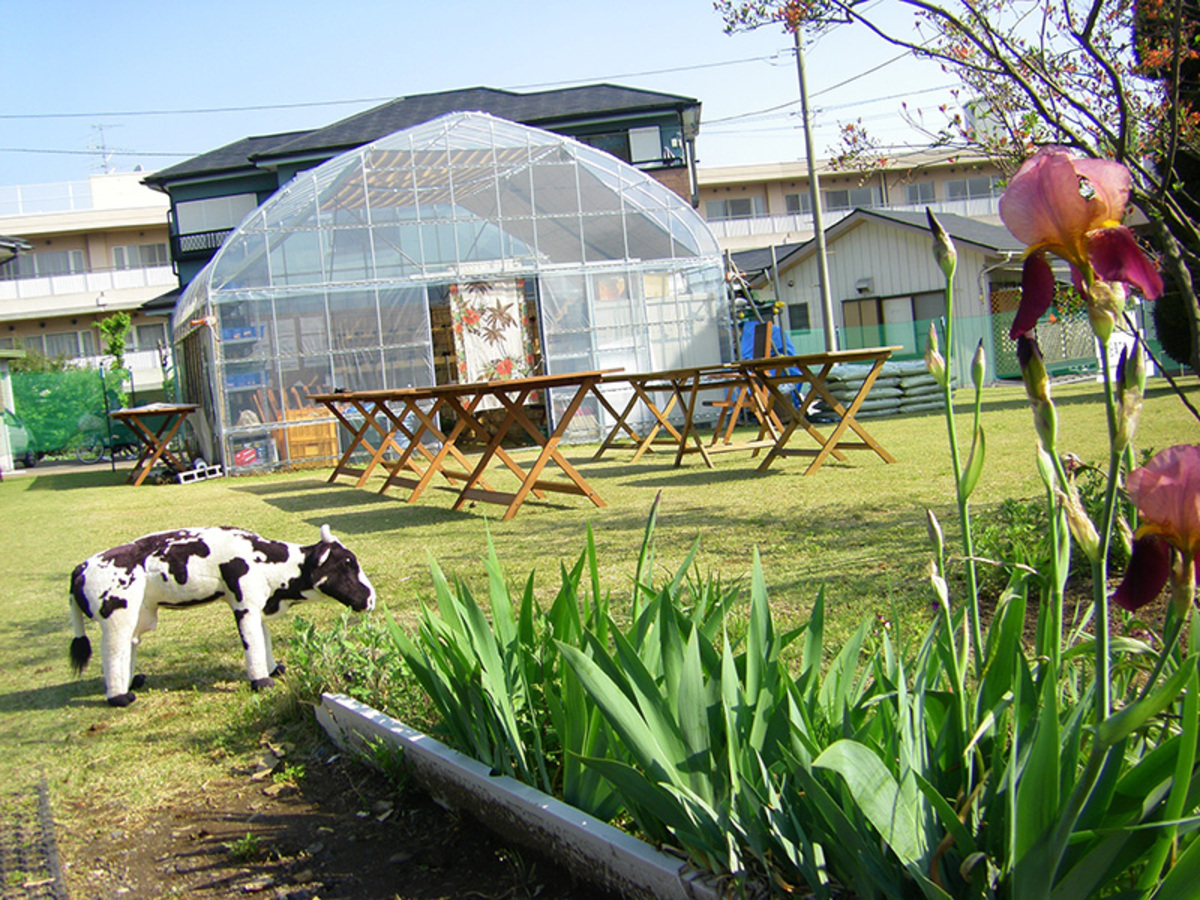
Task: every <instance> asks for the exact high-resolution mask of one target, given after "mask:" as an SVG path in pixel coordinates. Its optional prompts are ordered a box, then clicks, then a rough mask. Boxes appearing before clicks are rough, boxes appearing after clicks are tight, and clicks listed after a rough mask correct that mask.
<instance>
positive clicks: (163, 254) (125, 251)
mask: <svg viewBox="0 0 1200 900" xmlns="http://www.w3.org/2000/svg"><path fill="white" fill-rule="evenodd" d="M166 265H170V259H169V258H168V256H167V245H166V244H125V245H123V246H119V247H113V268H114V269H149V268H151V267H153V266H166Z"/></svg>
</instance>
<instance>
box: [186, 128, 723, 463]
mask: <svg viewBox="0 0 1200 900" xmlns="http://www.w3.org/2000/svg"><path fill="white" fill-rule="evenodd" d="M174 340H175V343H176V350H177V358H178V359H180V360H181V361H182V384H183V393H184V398H185V399H186V400H188V401H190V402H195V403H198V404H200V406H201V411H200V414H199V415H198V416H196V417H194V419H193V421H194V422H195V424H196V431H197V437H198V439H199V449H200V452H201V453H202V454H203V455H204V456H205V458H206V459H208V460H210V461H211V460H215V459H221V460H222V461H223V462H224V463H225V464H226V466H227V467H228V468H230V469H233V470H237V469H239V468H248V467H272V466H276V465H285V464H286V465H303V464H309V465H315V464H322V463H326V462H328V461H330V460H332V459H335V458H336V457H337V455H338V452H339V446H344V443H345V436H344V435H339V433H338V429H337V424H336V422H335V421H334V420H333V419H332V418H329V417H328V414H327V412H326V411H325V410H324V408H323V407H317V406H314V405H313V404H310V403H309V402H307V400H306V395H307V394H308V393H309V392H318V391H333V390H339V389H344V390H350V391H357V390H378V389H390V388H400V387H408V386H423V385H432V384H442V383H448V382H470V381H480V380H487V379H493V378H503V377H513V376H519V375H524V374H535V373H546V374H562V373H568V372H576V371H586V370H596V369H611V368H624V369H626V370H627V371H647V370H652V369H665V368H673V367H679V366H691V365H701V364H707V363H716V362H721V361H727V360H729V359H730V358H731V352H732V351H731V331H730V316H729V313H728V300H727V297H726V293H725V286H724V278H723V266H722V258H721V251H720V249H719V248H718V246H717V243H716V240H715V239H714V238H713V237H712V235H711V233H710V232H709V230H708V228H707V226H706V224H705V223H704V221H703V220H702V219H701V218H700V216H699V215H698V214H697V213H696V212H695V211H694V210H693V209H692V208H691V207H690V206H689V205H688V204H687V203H686V202H684V201H683V200H682V199H681V198H680V197H678V196H677V195H676V194H675V193H674V192H672V191H670V190H669V189H667V188H666V187H664V186H662V185H661V184H659V183H658V182H657V181H655V180H654V179H652V178H650V177H649V176H647V175H645V174H644V173H642V172H640V171H638V170H637V169H635V168H633V167H632V166H629V165H627V164H625V163H623V162H621V161H619V160H617V159H616V158H614V157H612V156H609V155H608V154H606V153H603V152H602V151H599V150H596V149H593V148H591V147H588V146H586V145H583V144H581V143H578V142H576V141H574V140H571V139H570V138H566V137H563V136H561V135H557V134H553V133H550V132H546V131H541V130H538V129H534V128H529V127H526V126H523V125H517V124H514V123H512V122H508V121H505V120H503V119H497V118H494V117H492V116H489V115H485V114H483V113H453V114H451V115H447V116H443V117H441V118H438V119H434V120H432V121H430V122H426V123H424V124H422V125H419V126H416V127H414V128H410V129H407V130H405V131H400V132H397V133H395V134H392V135H389V136H387V137H384V138H381V139H379V140H377V141H375V142H373V143H371V144H367V145H365V146H363V147H359V148H358V149H355V150H352V151H349V152H347V153H345V154H343V155H341V156H338V157H336V158H334V159H332V160H329V161H328V162H326V163H324V164H323V165H321V166H319V167H318V168H315V169H312V170H309V171H307V172H303V173H301V174H299V175H297V176H296V177H295V178H294V179H293V180H292V181H291V182H289V183H288V184H287V185H286V186H284V187H283V188H282V189H280V190H279V191H278V192H277V193H276V194H275V195H273V196H272V197H271V198H270V199H269V200H267V201H266V202H265V203H264V204H263V205H262V206H260V207H259V208H258V209H256V210H255V211H254V212H253V213H251V214H250V215H249V216H248V217H247V218H246V219H245V220H244V221H243V222H242V224H241V225H240V226H239V227H238V228H237V230H236V231H234V232H233V234H231V235H230V237H229V238H228V239H227V240H226V242H225V244H224V245H223V247H222V248H221V250H220V251H219V252H218V253H217V255H216V256H215V257H213V259H212V261H211V262H210V263H209V264H208V265H207V266H206V267H205V268H204V269H203V270H202V271H201V272H200V274H199V275H197V277H196V278H195V280H194V281H193V282H192V283H191V285H189V286H188V288H187V290H186V291H185V292H184V294H183V297H182V298H181V299H180V302H179V304H178V307H177V309H176V311H175V318H174ZM555 399H556V398H553V397H552V398H551V403H550V404H549V406H548V408H546V409H545V410H544V416H545V419H546V420H547V423H548V424H551V425H552V424H553V419H554V415H555V403H554V400H555ZM617 399H619V398H617ZM592 403H593V405H592V406H591V408H590V409H588V410H586V411H585V414H583V415H577V416H576V417H575V418H576V421H574V422H572V423H571V428H570V431H569V432H568V436H569V438H570V439H573V440H588V439H595V438H597V437H598V436H599V431H600V429H601V428H602V427H603V425H604V417H603V412H604V411H603V410H602V409H600V408H599V404H596V403H594V401H592Z"/></svg>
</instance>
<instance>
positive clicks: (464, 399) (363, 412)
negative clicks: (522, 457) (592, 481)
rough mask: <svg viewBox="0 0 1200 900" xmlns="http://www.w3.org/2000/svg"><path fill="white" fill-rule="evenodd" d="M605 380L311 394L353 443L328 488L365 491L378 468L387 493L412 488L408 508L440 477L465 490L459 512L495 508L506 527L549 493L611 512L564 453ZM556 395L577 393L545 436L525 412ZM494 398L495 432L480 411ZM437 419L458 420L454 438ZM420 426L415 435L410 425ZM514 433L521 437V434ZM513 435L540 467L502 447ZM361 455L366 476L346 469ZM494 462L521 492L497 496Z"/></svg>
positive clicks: (589, 376)
mask: <svg viewBox="0 0 1200 900" xmlns="http://www.w3.org/2000/svg"><path fill="white" fill-rule="evenodd" d="M604 374H605V373H604V372H601V371H596V372H573V373H570V374H563V375H535V376H532V377H529V378H514V379H510V380H506V381H488V382H476V383H472V384H442V385H435V386H431V387H420V388H398V389H396V390H389V391H354V392H334V393H327V394H310V395H309V399H310V400H312V401H314V402H316V403H321V404H323V405H325V406H326V407H327V408H328V409H329V410H330V411H331V412H332V413H333V415H334V416H336V417H337V419H338V421H340V422H341V423H342V425H343V426H344V427H345V428H346V429H347V430H348V431H349V432H350V435H351V440H350V445H349V446H348V447H347V448H346V451H345V452H344V453H343V454H342V456H341V458H340V459H339V460H338V463H337V465H336V466H335V467H334V470H333V473H332V474H331V475H330V477H329V480H330V481H333V480H334V479H336V478H337V477H338V476H339V475H354V476H357V477H358V485H359V486H361V485H363V484H364V483H365V482H366V480H367V478H369V477H370V475H371V473H372V472H373V471H374V470H375V468H376V467H377V466H380V465H382V466H383V467H384V468H386V469H388V470H389V475H388V477H387V479H385V481H384V483H383V487H382V488H381V489H380V490H381V492H382V491H386V490H388V488H390V487H392V486H394V485H400V486H402V487H407V488H409V489H410V493H409V495H408V498H407V500H408V502H409V503H412V502H414V501H415V500H417V498H419V497H420V496H421V494H422V493H424V491H425V489H426V488H427V487H428V486H429V483H430V482H431V481H432V480H433V479H434V478H435V477H438V476H440V477H442V478H445V479H446V480H448V481H451V482H462V485H463V486H462V488H461V489H460V490H459V493H458V497H457V499H456V500H455V502H454V507H453V508H454V509H456V510H458V509H461V508H462V507H463V505H464V504H466V503H467V502H469V501H472V500H474V501H479V502H483V503H496V504H500V505H503V506H505V507H507V508H506V510H505V512H504V521H508V520H509V519H511V518H513V517H514V516H515V515H516V514H517V512H518V510H520V508H521V505H522V504H523V503H524V502H525V500H526V499H527V498H528V497H529V495H530V494H533V495H534V496H535V497H537V498H539V499H542V498H544V497H545V495H546V493H547V492H555V493H564V494H575V495H578V496H583V497H586V498H587V499H588V500H590V501H591V502H592V503H593V504H594V505H595V506H598V507H602V506H605V505H606V504H605V503H604V501H603V500H601V499H600V496H599V495H598V494H597V493H596V491H595V490H594V489H593V488H592V487H591V485H589V484H588V483H587V481H586V480H585V479H584V477H583V476H582V475H581V474H580V473H579V471H578V470H577V469H576V468H575V467H574V466H572V465H571V464H570V463H569V462H568V461H567V459H566V458H565V457H564V456H563V455H562V453H560V452H559V450H558V445H559V443H560V442H561V441H562V437H563V435H564V434H565V432H566V430H567V426H568V425H569V424H570V422H571V418H572V417H573V416H574V415H575V413H576V412H577V411H578V409H579V406H580V404H581V403H582V402H583V400H584V398H585V397H586V396H587V394H588V393H590V392H592V390H593V388H594V386H595V385H596V383H597V382H598V381H599V380H600V378H601V377H603V375H604ZM552 388H573V389H574V392H573V394H572V395H571V399H570V401H569V402H568V403H567V405H566V407H565V408H564V410H563V411H562V414H561V415H560V416H559V417H558V423H557V425H556V427H555V429H554V431H553V432H552V433H551V434H550V435H548V436H547V435H545V434H543V433H542V430H541V429H540V428H539V427H538V426H537V425H535V424H534V423H533V422H532V420H530V418H529V415H528V413H527V412H526V411H525V404H526V403H527V401H528V400H529V398H530V396H531V395H532V394H534V393H536V392H538V391H548V390H550V389H552ZM488 397H490V398H493V399H495V400H496V401H498V402H499V404H500V406H501V407H502V408H503V409H504V411H505V415H504V417H503V419H502V420H501V421H500V424H499V425H498V426H496V427H495V428H494V429H489V428H487V427H486V426H485V425H484V424H483V423H482V422H481V421H480V419H479V417H478V415H477V409H478V407H479V405H480V403H481V402H482V401H483V400H484V398H488ZM346 407H349V408H352V409H354V410H356V411H357V412H358V414H359V415H360V416H361V417H362V424H361V425H357V426H356V425H354V423H353V422H352V421H351V420H350V417H349V416H348V415H347V413H346ZM439 413H446V414H447V416H449V417H450V418H451V419H452V420H453V423H454V424H453V426H452V427H451V428H450V429H449V430H448V431H443V430H442V428H440V427H439V425H438V421H439V420H438V414H439ZM414 421H415V423H416V427H412V425H411V424H410V423H412V422H414ZM514 428H515V429H517V430H516V431H515V432H514V431H513V429H514ZM466 432H470V433H471V434H473V435H474V436H475V437H476V438H477V439H478V440H480V441H481V442H482V443H484V445H485V446H484V449H483V452H482V453H481V454H480V456H479V457H478V459H476V460H474V461H472V460H469V459H468V458H467V457H466V455H465V454H463V452H462V451H461V450H460V449H459V448H458V446H457V442H458V440H459V438H460V437H461V436H462V435H463V434H464V433H466ZM510 432H512V433H514V434H520V433H522V432H523V433H524V434H525V435H526V436H527V437H529V438H531V439H532V440H533V441H534V443H535V444H537V445H538V446H540V447H541V450H540V452H539V454H538V456H537V459H536V460H534V461H533V463H532V464H530V465H529V466H528V467H526V466H523V465H521V463H520V462H518V461H517V460H516V459H515V458H514V456H513V455H512V453H510V452H508V451H507V450H505V449H504V447H503V446H502V444H503V443H504V441H505V439H506V438H508V437H509V435H510ZM397 434H402V435H403V436H404V438H405V439H406V440H407V443H406V444H405V445H404V446H401V445H400V444H399V443H398V442H397V440H396V435H397ZM426 437H431V438H432V439H433V442H432V443H434V444H436V445H437V449H436V452H435V450H433V449H431V447H430V446H429V445H427V444H426V443H425V440H424V438H426ZM359 448H362V449H365V450H367V451H368V452H369V453H370V454H371V459H370V461H369V462H368V463H367V465H366V466H365V467H364V468H362V469H356V468H351V467H350V466H349V465H348V463H349V461H350V458H351V456H353V454H354V453H355V452H356V451H357V450H358V449H359ZM388 450H391V451H393V452H395V453H396V454H397V457H398V458H397V459H396V460H395V461H386V460H385V458H384V457H385V455H386V453H387V451H388ZM451 458H452V459H453V462H455V463H457V464H458V466H457V467H452V466H451V465H450V463H451ZM493 458H496V459H499V460H500V461H501V462H502V463H503V464H504V467H505V468H507V469H508V470H509V471H510V472H511V473H512V474H513V475H515V476H516V477H517V479H518V480H519V482H520V486H519V487H518V489H517V490H516V491H500V490H497V489H495V488H493V487H492V486H491V485H489V484H488V482H487V481H486V480H485V479H484V473H485V471H486V470H487V468H488V465H489V464H490V463H491V461H492V459H493ZM551 463H553V464H554V465H555V466H557V467H558V468H559V470H560V471H561V472H563V473H564V474H565V475H566V479H565V480H549V479H546V478H543V477H542V475H543V473H544V471H545V469H546V467H547V466H548V465H550V464H551ZM496 471H499V470H496Z"/></svg>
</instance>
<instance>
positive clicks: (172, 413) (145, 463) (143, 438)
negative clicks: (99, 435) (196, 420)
mask: <svg viewBox="0 0 1200 900" xmlns="http://www.w3.org/2000/svg"><path fill="white" fill-rule="evenodd" d="M199 408H200V407H199V406H197V405H195V404H193V403H150V404H147V405H146V406H133V407H130V408H128V409H118V410H114V411H113V412H110V413H109V414H108V415H109V417H110V418H113V419H116V420H117V421H118V422H122V423H124V424H125V425H127V426H129V430H130V431H132V432H133V433H134V434H135V435H137V439H138V441H139V442H140V443H141V445H142V452H141V453H140V454H139V455H138V458H137V462H135V463H134V464H133V471H131V472H130V473H129V478H128V479H127V481H128V482H129V483H131V484H133V485H134V486H137V485H139V484H141V483H142V482H143V481H145V480H146V476H147V475H149V474H150V470H151V469H153V468H154V465H155V463H157V462H158V461H159V460H160V459H161V460H162V461H163V462H164V463H166V465H167V466H168V467H169V468H170V469H171V470H172V471H174V472H183V471H186V470H187V469H188V468H189V466H187V465H185V464H184V463H183V462H182V461H180V460H179V459H178V458H177V457H176V456H175V454H174V453H172V452H171V450H170V447H169V446H168V445H169V444H170V443H171V440H172V439H173V438H174V437H175V435H176V434H177V433H178V431H179V427H180V426H181V425H182V424H183V421H184V419H186V418H187V417H188V416H190V415H191V414H192V413H194V412H195V411H196V410H197V409H199ZM160 417H161V418H162V422H161V423H160V424H159V425H158V427H155V426H154V424H153V420H156V419H158V418H160Z"/></svg>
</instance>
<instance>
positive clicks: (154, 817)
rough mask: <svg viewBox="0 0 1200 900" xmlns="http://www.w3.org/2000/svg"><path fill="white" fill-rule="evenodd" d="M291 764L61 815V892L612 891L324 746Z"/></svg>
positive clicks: (553, 899) (76, 896) (363, 899)
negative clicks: (139, 810)
mask: <svg viewBox="0 0 1200 900" xmlns="http://www.w3.org/2000/svg"><path fill="white" fill-rule="evenodd" d="M303 763H304V771H305V776H304V777H303V778H302V779H301V780H300V781H299V782H293V781H282V780H279V778H278V777H277V776H272V775H271V773H270V770H269V769H268V770H267V771H266V772H265V773H264V771H263V769H264V767H263V766H261V765H260V766H257V767H246V768H239V769H234V770H232V771H231V772H230V773H229V774H228V775H224V776H222V777H220V778H218V779H216V780H213V781H210V782H208V783H205V784H202V785H197V786H196V790H195V791H194V793H191V794H189V795H186V796H184V797H182V798H177V799H176V800H174V801H173V802H171V803H169V804H166V805H164V806H162V807H160V808H157V809H154V810H153V811H151V812H150V813H148V814H142V815H136V816H135V815H132V814H129V813H127V812H124V811H122V810H121V809H120V808H119V807H118V806H116V805H115V804H110V805H107V806H99V805H87V806H86V807H85V805H84V804H83V803H79V804H77V805H76V807H75V808H72V809H69V810H63V811H61V813H63V814H65V815H61V816H56V818H60V817H61V818H63V819H65V820H66V821H69V822H70V823H71V825H70V831H64V830H63V829H62V828H61V827H60V829H59V834H58V846H59V848H60V850H61V855H62V858H63V860H64V870H65V875H66V878H65V880H66V884H67V888H68V891H69V895H70V897H71V898H73V900H160V898H165V897H188V898H193V897H194V898H198V900H232V898H247V897H249V898H258V897H262V898H272V900H317V898H320V900H339V898H345V900H351V898H353V900H396V898H400V900H407V898H436V897H447V898H449V897H453V898H496V900H500V898H505V900H517V898H533V897H537V898H541V900H559V898H563V900H565V898H576V900H613V898H611V897H610V896H609V895H606V894H605V893H603V892H600V891H597V890H595V889H593V888H592V887H590V886H589V885H586V884H579V883H576V881H575V880H574V879H573V878H572V877H571V875H570V874H569V873H567V872H566V871H564V870H563V869H561V868H559V867H557V866H555V865H554V864H553V863H552V862H551V861H548V860H546V859H543V858H541V857H539V856H538V855H537V854H536V853H533V852H531V851H528V850H525V849H514V848H509V847H505V846H504V845H503V844H502V843H501V842H500V841H499V840H498V839H497V838H496V837H495V836H494V835H492V834H491V833H490V832H488V831H486V830H485V829H483V828H482V827H481V826H479V825H478V824H476V823H475V822H474V821H473V820H472V819H470V818H469V817H465V816H460V815H458V814H456V813H453V812H450V811H447V810H445V809H443V808H442V807H440V806H438V805H437V804H436V803H434V802H433V801H432V800H431V799H430V798H429V797H428V796H427V795H425V794H423V793H421V792H420V791H418V790H416V789H415V788H414V789H403V788H402V789H397V788H396V787H395V786H394V785H392V784H390V783H389V782H388V780H387V779H386V778H384V777H383V776H381V775H380V774H379V773H378V772H374V771H370V770H368V769H366V768H364V767H361V766H360V765H358V764H356V763H350V762H348V761H347V760H346V759H344V758H343V757H342V756H340V755H339V754H338V753H337V751H336V749H335V748H333V747H332V745H330V744H328V743H322V744H320V745H318V746H317V747H315V748H314V749H313V750H312V751H311V752H309V753H308V754H307V755H306V757H305V758H304V760H303ZM56 812H57V811H56ZM8 896H9V895H8V894H5V897H6V898H7V897H8ZM14 896H17V895H14ZM27 896H30V897H33V896H42V895H35V894H28V895H27Z"/></svg>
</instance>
